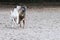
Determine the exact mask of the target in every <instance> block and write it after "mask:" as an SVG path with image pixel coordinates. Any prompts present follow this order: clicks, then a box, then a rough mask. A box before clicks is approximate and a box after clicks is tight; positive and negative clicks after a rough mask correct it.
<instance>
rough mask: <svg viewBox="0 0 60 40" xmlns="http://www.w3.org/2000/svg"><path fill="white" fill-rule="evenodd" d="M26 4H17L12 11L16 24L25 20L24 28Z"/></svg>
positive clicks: (12, 17)
mask: <svg viewBox="0 0 60 40" xmlns="http://www.w3.org/2000/svg"><path fill="white" fill-rule="evenodd" d="M26 8H27V7H26V6H17V7H16V8H14V9H13V11H11V19H12V21H13V22H14V23H15V24H20V27H21V21H23V28H24V25H25V14H26Z"/></svg>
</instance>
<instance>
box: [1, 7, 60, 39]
mask: <svg viewBox="0 0 60 40" xmlns="http://www.w3.org/2000/svg"><path fill="white" fill-rule="evenodd" d="M10 10H12V8H10V7H0V40H60V7H43V8H39V7H32V8H28V9H27V12H26V25H25V28H24V29H23V28H20V27H19V26H14V27H11V25H10V24H11V23H10V20H9V18H10Z"/></svg>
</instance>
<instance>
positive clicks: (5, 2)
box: [0, 0, 60, 5]
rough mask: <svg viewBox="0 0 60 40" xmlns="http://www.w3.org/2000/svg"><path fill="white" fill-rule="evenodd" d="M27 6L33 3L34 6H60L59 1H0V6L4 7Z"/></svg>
mask: <svg viewBox="0 0 60 40" xmlns="http://www.w3.org/2000/svg"><path fill="white" fill-rule="evenodd" d="M20 3H23V4H27V3H33V4H34V3H35V4H43V5H47V4H49V5H60V0H0V4H6V5H11V4H12V5H16V4H20Z"/></svg>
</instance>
